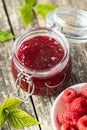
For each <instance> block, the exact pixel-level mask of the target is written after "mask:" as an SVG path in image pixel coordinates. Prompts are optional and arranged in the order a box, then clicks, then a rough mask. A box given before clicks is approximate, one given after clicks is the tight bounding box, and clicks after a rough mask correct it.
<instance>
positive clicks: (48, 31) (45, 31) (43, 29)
mask: <svg viewBox="0 0 87 130" xmlns="http://www.w3.org/2000/svg"><path fill="white" fill-rule="evenodd" d="M41 32H43V33H41ZM26 35H27V36H28V39H30V38H32V36H33V37H36V36H37V35H39V36H42V35H46V36H51V37H52V38H54V39H56V40H58V41H59V43H60V44H64V45H62V46H63V49H64V52H65V53H64V56H63V58H62V60H61V61H60V62H59V63H58V64H57V65H55V66H53V67H52V68H50V69H47V70H43V71H36V70H32V69H29V68H27V67H26V66H24V65H22V64H21V63H20V61H19V59H18V57H17V51H18V48H17V46H18V43H21V44H23V42H24V40H25V41H26V40H28V39H27V38H26ZM34 35H35V36H34ZM54 35H55V36H54ZM60 41H61V42H62V43H61V42H60ZM64 46H65V48H64ZM13 56H14V62H15V64H16V66H17V68H18V69H19V70H20V71H24V72H26V73H27V74H30V75H32V76H33V77H43V78H45V77H48V76H49V77H50V76H51V75H53V74H52V72H54V74H55V73H58V72H60V71H62V70H63V69H64V67H65V66H66V64H67V62H68V60H69V45H68V41H67V39H66V38H65V36H64V35H63V34H62V33H60V32H59V31H56V30H55V31H54V30H53V29H51V28H47V27H33V28H28V29H27V30H25V31H24V33H23V34H21V35H20V36H19V37H18V38H17V39H16V40H15V42H14V45H13Z"/></svg>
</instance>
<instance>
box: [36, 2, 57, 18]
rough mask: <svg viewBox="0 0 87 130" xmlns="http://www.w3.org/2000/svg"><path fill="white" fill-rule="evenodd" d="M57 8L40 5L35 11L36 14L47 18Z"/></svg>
mask: <svg viewBox="0 0 87 130" xmlns="http://www.w3.org/2000/svg"><path fill="white" fill-rule="evenodd" d="M56 7H57V6H55V5H50V4H38V5H36V6H35V7H34V10H35V12H36V13H38V14H40V15H42V16H43V17H46V16H47V14H48V13H49V12H50V11H52V10H54V9H55V8H56Z"/></svg>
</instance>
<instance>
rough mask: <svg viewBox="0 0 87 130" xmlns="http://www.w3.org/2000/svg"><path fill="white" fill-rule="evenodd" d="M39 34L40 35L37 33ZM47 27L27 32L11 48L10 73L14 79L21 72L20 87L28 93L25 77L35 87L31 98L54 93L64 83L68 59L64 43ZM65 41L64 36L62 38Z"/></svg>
mask: <svg viewBox="0 0 87 130" xmlns="http://www.w3.org/2000/svg"><path fill="white" fill-rule="evenodd" d="M40 31H41V32H43V33H42V34H40ZM50 31H52V30H50V29H47V28H40V29H38V28H35V29H32V30H28V31H27V32H26V33H25V34H23V35H22V36H20V37H19V39H18V40H16V42H15V43H14V46H13V59H12V72H13V76H14V79H15V80H17V78H18V75H19V74H20V73H21V72H22V71H23V72H24V73H25V74H24V73H23V78H22V80H21V84H20V87H21V88H22V89H23V90H24V91H28V87H29V85H28V83H27V81H26V75H27V76H29V77H31V79H32V81H33V84H34V92H33V94H34V95H43V96H45V95H46V96H47V95H52V94H56V93H57V92H58V91H59V90H60V89H61V88H63V87H64V86H65V84H66V83H67V81H68V79H69V76H70V72H71V59H70V55H69V52H68V49H67V47H66V45H67V43H66V45H63V44H64V41H63V40H61V39H62V38H60V33H59V36H57V35H58V34H56V33H55V32H54V31H52V35H51V32H50ZM32 35H33V36H32ZM63 38H64V37H63Z"/></svg>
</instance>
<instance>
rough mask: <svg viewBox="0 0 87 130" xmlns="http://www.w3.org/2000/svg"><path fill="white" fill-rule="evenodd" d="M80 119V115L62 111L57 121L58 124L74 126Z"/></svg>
mask: <svg viewBox="0 0 87 130" xmlns="http://www.w3.org/2000/svg"><path fill="white" fill-rule="evenodd" d="M79 118H80V113H78V112H71V111H64V112H61V113H60V114H59V115H58V121H59V123H60V124H63V123H67V124H71V125H76V123H77V121H78V119H79Z"/></svg>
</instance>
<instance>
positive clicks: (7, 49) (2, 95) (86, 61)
mask: <svg viewBox="0 0 87 130" xmlns="http://www.w3.org/2000/svg"><path fill="white" fill-rule="evenodd" d="M38 3H51V4H55V5H58V6H72V7H78V8H82V9H84V10H87V0H38ZM22 4H23V1H22V0H0V29H5V30H7V31H9V32H11V33H13V34H14V35H15V36H16V37H17V36H18V35H19V34H21V33H22V32H23V30H24V29H25V27H24V25H23V23H22V21H21V18H20V14H19V11H18V6H20V5H22ZM33 24H39V25H41V26H44V25H45V20H43V19H42V18H41V16H37V18H36V19H35V20H34V23H32V25H33ZM13 42H14V40H10V41H8V42H5V43H3V44H0V103H2V101H3V100H4V99H7V98H8V97H9V96H11V95H12V93H11V91H12V88H13V87H14V80H13V77H12V72H11V59H12V45H13ZM69 45H70V52H71V56H72V74H71V78H70V81H69V82H68V83H67V85H66V87H68V86H70V85H73V84H77V83H80V82H87V43H84V44H73V43H69ZM9 93H10V94H9ZM57 95H58V94H57ZM57 95H54V96H51V97H42V96H32V97H31V98H30V102H29V103H28V104H22V106H21V107H22V108H23V109H24V110H25V111H27V112H28V113H29V114H30V115H31V116H33V117H35V118H36V119H38V120H39V121H40V122H42V125H41V126H38V125H35V126H31V127H29V128H28V130H53V128H52V124H51V118H50V114H51V108H52V104H53V102H54V100H55V98H56V97H57ZM1 130H13V129H12V128H10V126H9V125H8V124H5V125H4V126H3V128H2V129H1ZM24 130H26V129H24Z"/></svg>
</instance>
